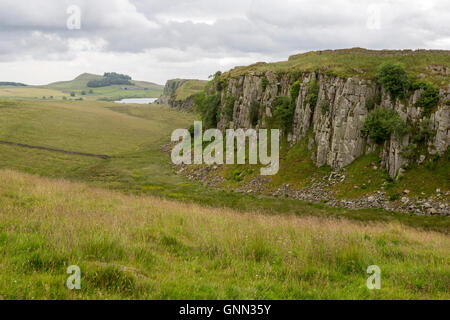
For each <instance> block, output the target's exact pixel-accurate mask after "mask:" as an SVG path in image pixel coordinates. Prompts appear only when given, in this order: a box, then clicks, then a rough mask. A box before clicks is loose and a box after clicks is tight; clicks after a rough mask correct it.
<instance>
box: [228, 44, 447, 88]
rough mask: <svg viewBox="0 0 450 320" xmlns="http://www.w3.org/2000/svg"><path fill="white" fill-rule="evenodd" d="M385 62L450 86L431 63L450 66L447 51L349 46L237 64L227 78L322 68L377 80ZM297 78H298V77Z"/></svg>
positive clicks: (310, 70)
mask: <svg viewBox="0 0 450 320" xmlns="http://www.w3.org/2000/svg"><path fill="white" fill-rule="evenodd" d="M384 62H392V63H401V64H403V65H404V66H405V68H406V71H407V72H409V73H411V74H414V75H416V76H418V75H419V74H423V75H424V79H425V80H428V81H431V82H432V83H434V84H436V85H438V86H440V87H443V88H444V87H447V86H448V85H449V84H450V78H449V77H448V76H447V75H440V74H436V73H432V72H431V71H430V70H429V69H427V67H428V66H431V65H441V66H446V67H450V55H449V54H448V52H447V54H444V53H429V52H421V53H416V54H405V55H387V54H386V53H383V52H382V51H381V52H380V51H373V50H372V51H371V50H364V49H345V50H341V51H340V52H330V51H327V52H322V53H319V52H308V53H304V54H299V55H295V56H292V57H290V58H289V60H288V61H282V62H276V63H257V64H254V65H250V66H246V67H236V68H234V69H233V70H231V71H230V72H227V73H224V74H223V77H227V76H231V77H237V76H240V75H243V74H248V73H249V72H267V71H274V72H277V73H290V74H292V75H294V76H295V75H300V74H301V73H302V72H315V71H321V72H323V73H325V74H330V75H337V76H339V77H343V78H349V77H352V76H358V77H360V78H363V79H374V78H375V75H376V72H377V69H378V67H379V66H380V65H381V64H382V63H384ZM294 80H295V79H294Z"/></svg>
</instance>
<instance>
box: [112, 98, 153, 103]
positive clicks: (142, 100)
mask: <svg viewBox="0 0 450 320" xmlns="http://www.w3.org/2000/svg"><path fill="white" fill-rule="evenodd" d="M156 100H158V98H134V99H122V100H118V101H114V102H115V103H137V104H149V103H153V102H155V101H156Z"/></svg>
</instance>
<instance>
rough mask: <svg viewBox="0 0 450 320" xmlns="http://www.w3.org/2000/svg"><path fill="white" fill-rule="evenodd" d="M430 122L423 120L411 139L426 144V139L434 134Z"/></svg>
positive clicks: (431, 137) (429, 138)
mask: <svg viewBox="0 0 450 320" xmlns="http://www.w3.org/2000/svg"><path fill="white" fill-rule="evenodd" d="M431 127H432V122H431V120H428V119H427V120H424V121H422V123H421V124H420V125H419V126H418V128H417V129H415V130H414V131H415V132H414V136H413V141H414V142H415V143H423V144H426V143H427V142H428V141H430V140H431V139H433V137H434V136H435V135H436V132H435V131H434V130H432V129H431Z"/></svg>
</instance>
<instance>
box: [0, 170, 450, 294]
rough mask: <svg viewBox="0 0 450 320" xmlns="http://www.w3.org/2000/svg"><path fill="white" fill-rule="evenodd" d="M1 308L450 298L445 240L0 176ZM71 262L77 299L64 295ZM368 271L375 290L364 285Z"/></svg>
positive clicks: (377, 226)
mask: <svg viewBox="0 0 450 320" xmlns="http://www.w3.org/2000/svg"><path fill="white" fill-rule="evenodd" d="M0 180H1V181H2V184H1V185H0V245H1V247H2V254H1V255H0V270H2V272H1V275H2V276H1V277H0V298H1V299H449V298H450V296H449V292H448V287H449V286H450V273H449V269H448V265H449V263H450V261H449V257H450V241H449V236H448V235H443V234H440V233H434V232H424V231H419V230H416V229H411V228H407V227H404V226H402V225H400V224H398V223H374V224H362V223H357V222H350V221H348V220H345V219H329V218H323V217H322V218H314V217H298V216H295V215H284V216H280V215H275V216H271V215H267V214H261V213H253V214H252V213H241V212H235V211H230V210H226V209H210V208H204V207H200V206H197V205H189V204H181V203H179V202H172V201H167V200H161V199H158V198H154V197H142V196H130V195H128V196H127V195H124V194H123V193H116V192H111V191H107V190H105V189H96V188H91V187H88V186H86V184H84V183H70V182H67V181H64V180H55V179H47V178H41V177H38V176H31V175H27V174H23V173H19V172H16V171H11V170H0ZM69 265H77V266H79V267H80V268H81V290H79V291H77V290H75V291H69V290H68V289H67V288H66V287H65V283H66V279H67V277H68V275H67V274H66V269H67V267H68V266H69ZM370 265H377V266H379V267H380V268H381V271H382V274H381V277H382V278H381V290H375V291H370V290H368V289H367V287H366V280H367V278H368V275H367V274H366V269H367V267H368V266H370Z"/></svg>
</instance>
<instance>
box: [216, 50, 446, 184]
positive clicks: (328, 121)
mask: <svg viewBox="0 0 450 320" xmlns="http://www.w3.org/2000/svg"><path fill="white" fill-rule="evenodd" d="M449 61H450V58H449ZM430 68H431V69H430V70H431V72H433V73H435V74H438V75H439V76H441V77H444V78H445V77H447V79H448V76H449V73H450V72H449V71H450V68H448V67H446V66H432V67H430ZM221 81H222V84H221V88H220V89H221V90H217V89H216V90H215V93H220V94H221V98H222V99H221V101H222V102H221V105H220V106H219V107H220V108H221V109H224V108H225V107H226V101H229V99H228V98H229V97H232V98H233V101H234V105H233V115H232V119H230V118H229V117H226V116H224V113H219V114H221V116H220V117H219V119H218V127H219V128H220V129H226V128H228V127H234V128H250V127H252V126H253V127H267V126H268V123H269V122H270V119H271V118H272V117H273V114H274V106H273V104H274V99H275V97H277V96H280V95H281V96H289V91H290V88H291V86H292V85H293V83H294V82H296V81H298V83H299V85H300V89H299V94H298V97H297V98H296V101H295V111H294V114H293V124H292V128H291V130H289V131H290V132H289V133H286V138H287V140H288V141H289V142H291V143H292V144H295V143H296V142H297V141H299V140H300V139H302V138H304V137H306V136H307V135H308V137H310V139H311V141H310V144H311V145H314V146H315V148H316V149H315V152H314V153H313V160H314V162H315V163H316V164H317V166H319V167H320V166H324V165H329V166H331V167H332V168H334V169H341V168H343V167H345V166H347V165H349V164H350V163H352V162H353V161H354V160H355V159H357V158H358V157H360V156H362V155H364V154H366V153H371V152H375V151H376V150H378V151H377V152H379V150H380V149H377V145H376V144H375V142H374V141H371V139H370V138H368V137H367V136H366V135H365V134H363V133H362V129H363V125H364V120H365V119H366V118H367V116H368V114H369V111H370V110H369V109H371V106H372V105H374V104H375V106H374V107H375V108H389V109H394V110H396V111H397V112H398V114H399V115H400V117H401V118H402V119H403V120H404V121H405V123H408V124H409V125H411V126H417V125H419V124H421V123H425V122H424V121H425V120H426V119H428V120H427V122H426V123H427V125H428V126H429V127H430V128H429V129H430V130H433V132H434V138H433V139H432V141H430V142H429V145H428V150H427V151H428V153H427V154H424V155H421V159H422V160H423V157H427V156H429V155H433V154H439V155H442V154H443V153H444V152H445V151H446V150H447V148H448V146H449V143H450V131H449V127H450V106H449V105H448V101H449V99H450V86H449V85H446V86H445V87H443V88H442V87H441V88H440V91H439V102H438V105H437V107H436V108H434V110H433V111H432V112H431V114H429V115H427V116H425V115H424V113H423V111H424V110H423V108H421V107H418V106H417V104H416V102H417V101H418V99H419V98H420V97H421V94H422V92H423V89H417V90H414V91H412V92H411V94H410V95H409V97H408V98H404V99H395V100H394V101H393V100H392V99H391V95H390V94H389V93H388V92H387V91H386V90H385V89H384V88H383V87H382V86H380V85H378V84H377V83H376V81H375V80H373V79H372V80H371V79H366V78H365V77H363V76H358V75H355V76H351V77H340V76H337V75H333V74H330V73H329V72H323V71H321V70H318V71H314V72H302V73H300V74H299V75H298V76H297V77H292V73H290V72H275V71H272V70H269V71H249V72H243V73H241V74H238V75H232V74H231V73H229V74H224V75H222V77H221ZM312 82H316V84H318V87H319V89H318V96H317V100H316V101H314V105H311V103H310V101H309V100H308V94H309V91H310V88H311V84H312ZM375 101H376V102H375ZM254 105H257V106H258V121H257V124H256V125H254V123H253V125H252V122H254V121H252V120H251V119H250V116H251V111H250V109H251V108H252V106H254ZM229 120H231V121H229ZM411 139H412V134H411V133H408V134H406V135H404V136H403V137H402V138H397V137H396V136H395V135H394V134H392V136H391V138H390V139H389V140H387V141H385V142H384V143H383V144H382V146H381V153H380V157H381V159H382V165H383V166H384V167H385V168H386V169H387V171H388V172H389V174H390V176H391V177H395V176H397V175H398V174H402V167H403V166H405V165H406V164H408V161H410V160H408V159H407V158H405V157H404V156H403V152H404V150H405V148H407V146H408V145H409V144H410V142H411Z"/></svg>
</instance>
